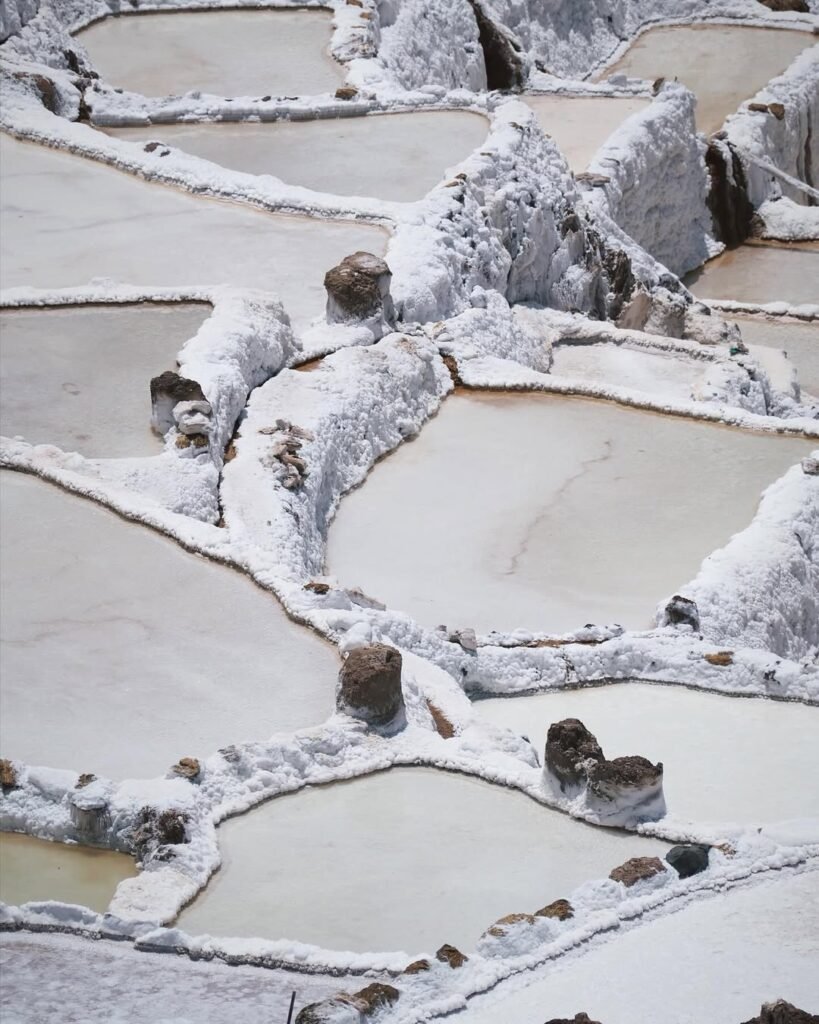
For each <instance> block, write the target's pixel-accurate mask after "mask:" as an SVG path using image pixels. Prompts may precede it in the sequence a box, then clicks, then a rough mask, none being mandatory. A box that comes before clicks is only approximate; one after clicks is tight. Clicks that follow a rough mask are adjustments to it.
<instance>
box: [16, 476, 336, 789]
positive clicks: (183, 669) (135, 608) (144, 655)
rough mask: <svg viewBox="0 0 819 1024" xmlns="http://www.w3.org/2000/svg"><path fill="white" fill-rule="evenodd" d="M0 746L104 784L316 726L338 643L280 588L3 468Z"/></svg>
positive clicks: (328, 694) (328, 704) (328, 699)
mask: <svg viewBox="0 0 819 1024" xmlns="http://www.w3.org/2000/svg"><path fill="white" fill-rule="evenodd" d="M0 560H1V561H2V566H3V574H2V591H0V596H2V616H1V617H0V626H1V627H2V647H1V648H0V676H2V680H3V686H2V689H0V749H1V750H2V751H3V756H4V757H8V758H19V759H20V760H23V761H27V762H28V763H30V764H36V765H48V766H49V767H54V768H72V769H74V770H76V771H83V772H89V771H90V772H95V773H96V774H98V775H107V776H110V777H113V778H125V777H145V776H154V775H159V774H162V773H164V771H165V770H166V769H167V768H168V767H169V766H170V765H172V764H174V763H175V762H176V761H177V760H178V759H179V758H180V757H183V756H193V757H200V758H203V757H207V756H208V755H209V754H212V753H213V752H214V751H215V750H217V749H218V748H219V747H223V746H226V745H227V744H230V743H235V742H240V741H243V740H251V739H265V738H267V737H269V736H271V735H272V734H273V733H276V732H290V731H292V730H294V729H299V728H302V727H304V726H309V725H316V724H318V723H320V722H323V721H324V720H325V719H326V718H327V716H328V715H330V714H331V713H332V712H333V709H334V707H333V705H334V688H335V678H336V674H337V672H338V659H337V656H336V653H335V651H334V649H333V648H332V647H331V646H330V645H329V644H327V643H325V642H324V641H322V640H319V639H318V637H316V636H315V635H314V634H313V633H311V632H309V631H308V630H306V629H303V628H302V627H299V626H296V625H295V624H293V623H291V622H290V621H289V620H288V619H287V618H286V617H285V614H284V612H283V611H282V609H281V607H280V605H279V604H278V602H277V601H276V600H275V598H274V597H273V596H272V595H270V594H267V593H265V592H264V591H262V590H260V589H259V588H258V587H256V586H255V585H254V584H253V583H252V582H251V581H250V580H249V579H246V578H245V577H243V576H242V575H241V574H239V573H237V572H234V571H232V570H230V569H227V568H224V567H222V566H219V565H217V564H215V563H213V562H209V561H207V560H205V559H204V558H201V557H198V556H196V555H191V554H188V553H187V552H185V551H183V550H182V549H181V548H179V547H178V546H177V545H176V544H174V543H173V542H172V541H170V540H168V539H167V538H165V537H161V536H160V535H159V534H157V533H155V532H153V531H152V530H148V529H146V528H144V527H142V526H139V525H137V524H135V523H127V522H125V521H124V520H122V519H120V518H119V517H117V516H115V515H114V514H113V513H111V512H107V511H105V510H104V509H101V508H99V507H98V506H96V505H95V504H93V503H92V502H89V501H86V500H84V499H81V498H78V497H75V496H73V495H69V494H67V493H66V492H64V491H62V490H61V489H59V488H57V487H55V486H53V485H51V484H47V483H44V482H42V481H39V480H37V479H35V478H34V477H31V476H26V475H23V474H19V473H12V472H8V471H6V472H3V473H0Z"/></svg>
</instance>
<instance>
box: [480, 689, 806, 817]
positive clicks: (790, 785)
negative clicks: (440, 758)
mask: <svg viewBox="0 0 819 1024" xmlns="http://www.w3.org/2000/svg"><path fill="white" fill-rule="evenodd" d="M475 707H476V708H477V710H478V713H479V714H480V715H481V717H483V718H486V719H488V720H489V721H490V722H493V723H494V724H495V725H503V726H506V727H507V728H509V729H512V730H513V732H516V733H519V734H522V735H526V736H528V737H529V739H530V740H531V741H532V742H533V743H534V745H535V747H536V748H537V749H538V750H539V751H541V755H542V751H543V747H544V744H545V741H546V732H547V730H548V728H549V725H550V724H551V723H552V722H559V721H560V720H561V719H563V718H579V719H580V720H581V721H582V722H583V723H584V724H585V725H586V726H587V727H588V728H589V729H591V731H592V732H593V733H594V734H595V736H596V737H597V739H598V740H599V741H600V745H601V746H602V747H603V750H604V751H605V753H606V756H607V757H609V758H612V757H620V756H622V755H625V754H642V755H643V757H648V758H650V759H651V760H652V761H655V762H656V761H662V762H663V766H664V768H665V775H664V778H663V788H664V791H665V796H666V803H667V805H668V811H669V814H672V815H673V816H675V817H678V816H679V817H683V818H690V819H691V820H693V821H701V822H703V821H704V822H714V823H725V824H727V823H733V822H736V823H740V824H769V823H771V822H779V821H783V820H785V819H788V818H800V817H806V816H815V817H817V818H819V745H817V743H816V736H817V729H819V709H817V710H814V709H813V708H805V707H802V706H800V705H796V704H784V703H781V702H778V701H766V700H736V699H731V698H729V697H723V696H720V695H717V694H709V693H695V692H694V691H692V690H685V689H683V688H681V687H676V686H647V685H640V684H637V683H630V684H618V685H616V686H604V687H593V688H587V689H582V690H572V691H565V692H561V693H550V694H542V695H538V696H532V697H510V698H503V699H496V700H482V701H478V702H477V703H476V705H475Z"/></svg>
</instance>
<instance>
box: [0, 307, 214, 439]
mask: <svg viewBox="0 0 819 1024" xmlns="http://www.w3.org/2000/svg"><path fill="white" fill-rule="evenodd" d="M209 313H210V306H207V305H205V304H203V303H200V304H196V305H192V304H179V305H171V304H168V305H160V304H148V303H146V304H144V305H123V306H118V305H117V306H113V305H112V306H63V307H58V308H52V309H20V310H16V309H15V310H4V311H3V312H0V433H3V434H5V435H6V436H8V437H12V436H16V435H22V436H23V437H24V438H25V440H26V441H29V442H31V443H32V444H55V445H57V446H58V447H60V448H63V449H64V450H66V451H77V452H80V453H81V454H82V455H86V456H90V457H102V458H115V457H119V456H132V455H156V454H158V453H159V452H160V451H161V450H162V440H161V438H159V437H158V435H156V434H155V433H154V432H153V431H152V430H151V425H150V418H151V400H150V389H149V383H150V380H151V377H155V376H156V375H157V374H159V373H162V372H163V370H170V369H175V367H176V356H177V353H178V352H179V350H180V349H181V348H182V346H183V345H184V344H185V342H186V341H188V339H189V338H192V337H193V336H194V335H195V334H196V332H197V331H198V330H199V327H200V326H201V325H202V323H203V322H204V320H205V318H206V317H207V316H208V315H209Z"/></svg>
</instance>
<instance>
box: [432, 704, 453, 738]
mask: <svg viewBox="0 0 819 1024" xmlns="http://www.w3.org/2000/svg"><path fill="white" fill-rule="evenodd" d="M427 710H428V711H429V713H430V714H431V715H432V721H433V722H434V723H435V730H436V732H437V733H438V735H439V736H440V737H442V738H443V739H445V740H451V739H452V737H453V736H454V735H455V726H454V725H453V724H452V722H450V720H449V719H448V718H447V717H446V715H445V714H444V713H443V711H441V709H440V708H438V707H436V706H435V705H434V704H433V703H432V701H431V700H428V701H427Z"/></svg>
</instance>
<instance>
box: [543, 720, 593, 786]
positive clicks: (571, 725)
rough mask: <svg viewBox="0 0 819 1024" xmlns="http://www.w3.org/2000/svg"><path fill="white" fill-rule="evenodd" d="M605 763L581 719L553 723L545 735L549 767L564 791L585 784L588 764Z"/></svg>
mask: <svg viewBox="0 0 819 1024" xmlns="http://www.w3.org/2000/svg"><path fill="white" fill-rule="evenodd" d="M602 760H603V751H602V749H601V747H600V744H599V743H598V742H597V738H596V737H595V736H594V735H593V734H592V733H590V732H589V730H588V729H587V728H586V726H585V725H583V723H582V722H581V721H580V719H579V718H565V719H563V721H562V722H553V723H552V724H551V725H550V726H549V732H548V733H547V736H546V760H545V764H546V768H547V769H548V771H549V772H551V774H552V775H553V776H554V777H555V778H556V779H557V780H558V782H559V783H560V788H561V790H565V789H566V787H573V786H578V785H580V784H581V783H583V782H585V781H586V776H587V773H588V766H589V764H594V763H595V762H597V761H602Z"/></svg>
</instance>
